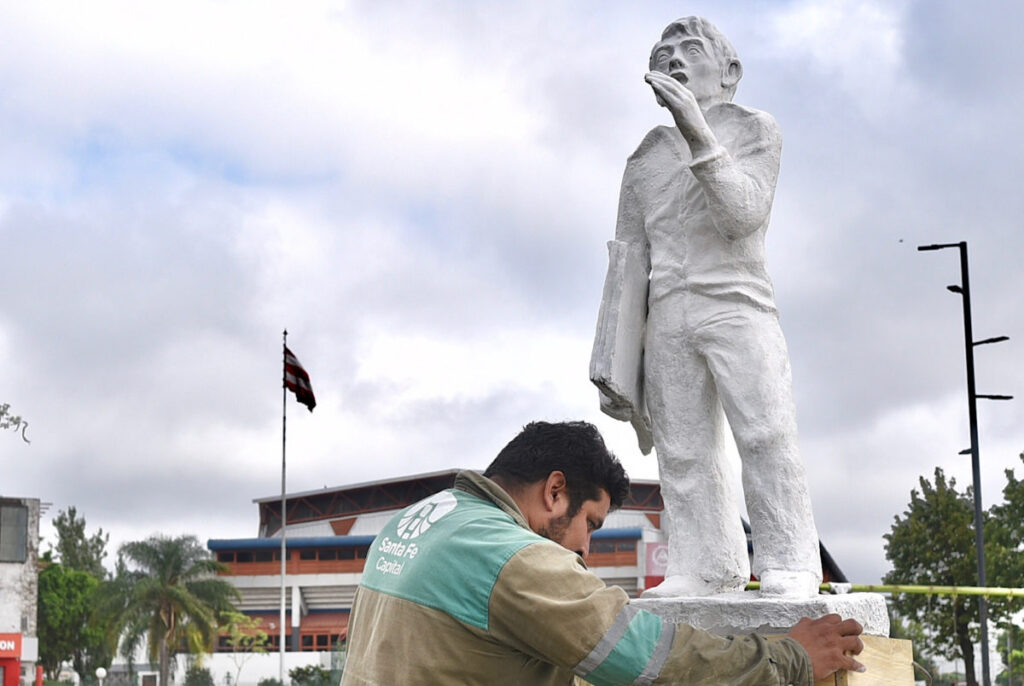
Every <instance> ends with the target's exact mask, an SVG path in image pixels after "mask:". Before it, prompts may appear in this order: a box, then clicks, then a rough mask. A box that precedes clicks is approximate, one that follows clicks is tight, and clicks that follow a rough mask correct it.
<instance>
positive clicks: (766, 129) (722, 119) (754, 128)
mask: <svg viewBox="0 0 1024 686" xmlns="http://www.w3.org/2000/svg"><path fill="white" fill-rule="evenodd" d="M705 116H706V117H707V119H708V124H710V125H711V128H712V129H714V130H715V132H716V133H720V132H729V133H731V134H733V136H734V137H738V138H745V137H749V136H753V137H756V138H759V139H763V140H765V141H766V142H768V141H777V142H780V143H781V141H782V132H781V131H780V130H779V124H778V122H776V121H775V117H773V116H772V115H771V114H769V113H768V112H765V111H764V110H757V109H754V108H753V107H746V106H744V105H737V104H736V103H733V102H723V103H720V104H718V105H715V106H714V107H712V108H711V109H709V110H708V111H707V113H706V115H705Z"/></svg>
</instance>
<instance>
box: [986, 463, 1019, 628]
mask: <svg viewBox="0 0 1024 686" xmlns="http://www.w3.org/2000/svg"><path fill="white" fill-rule="evenodd" d="M1020 460H1021V462H1024V453H1021V454H1020ZM1005 474H1006V486H1004V487H1003V502H1001V503H999V504H997V505H993V506H992V507H991V508H989V512H990V513H991V517H990V518H989V521H988V523H987V524H986V525H985V555H986V560H985V563H986V564H985V572H986V575H987V577H988V583H989V585H993V586H1006V587H1011V588H1019V587H1021V586H1024V555H1022V554H1021V551H1022V550H1024V480H1020V479H1017V477H1016V475H1015V474H1014V471H1013V470H1012V469H1007V470H1006V472H1005ZM990 549H991V552H990ZM989 555H991V557H989ZM1003 602H1004V603H1005V602H1006V601H1003ZM1009 609H1010V610H1013V609H1016V610H1019V609H1020V601H1017V604H1016V606H1015V607H1012V608H1009Z"/></svg>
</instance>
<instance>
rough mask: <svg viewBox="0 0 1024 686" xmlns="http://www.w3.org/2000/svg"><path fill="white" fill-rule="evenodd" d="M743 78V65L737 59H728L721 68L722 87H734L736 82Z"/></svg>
mask: <svg viewBox="0 0 1024 686" xmlns="http://www.w3.org/2000/svg"><path fill="white" fill-rule="evenodd" d="M741 78H743V65H742V64H740V61H739V60H729V64H727V65H725V69H723V70H722V88H725V89H727V90H728V89H729V88H735V87H736V84H737V83H739V82H740V79H741Z"/></svg>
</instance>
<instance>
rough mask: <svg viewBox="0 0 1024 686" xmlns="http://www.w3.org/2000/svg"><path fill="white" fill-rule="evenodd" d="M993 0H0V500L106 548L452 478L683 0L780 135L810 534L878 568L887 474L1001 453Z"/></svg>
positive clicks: (596, 277) (509, 374) (778, 280)
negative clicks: (327, 494) (972, 426)
mask: <svg viewBox="0 0 1024 686" xmlns="http://www.w3.org/2000/svg"><path fill="white" fill-rule="evenodd" d="M1022 7H1024V6H1020V5H1019V4H1017V3H1006V2H989V3H972V4H970V6H968V4H966V3H961V2H957V1H956V0H942V1H925V0H916V1H915V0H897V1H893V0H864V1H860V2H858V1H856V0H820V1H811V0H792V1H782V0H780V1H778V2H772V1H768V0H761V1H756V2H743V3H740V2H734V3H728V2H711V1H703V0H701V1H695V2H691V3H689V4H680V3H675V2H672V3H669V2H645V3H632V2H584V1H582V0H580V1H578V2H558V3H556V2H547V1H537V2H516V3H504V2H473V3H469V2H444V1H438V2H386V3H383V2H379V1H374V2H360V1H352V2H309V3H272V2H265V3H254V2H235V1H233V0H224V1H219V2H190V1H187V0H186V1H182V2H176V3H163V4H157V3H143V4H139V3H134V2H128V1H127V0H125V1H123V2H92V3H78V2H66V3H60V2H53V3H20V2H2V3H0V245H2V252H0V294H2V298H0V401H2V402H9V403H11V405H12V408H11V409H12V410H13V411H14V412H15V413H17V414H20V415H22V416H24V417H25V418H26V419H28V420H29V422H30V426H29V429H28V437H29V438H30V439H31V440H32V443H31V445H25V444H24V443H22V442H21V441H20V439H18V437H17V436H16V435H15V434H14V433H12V432H8V433H7V434H5V435H0V493H3V494H4V495H19V496H33V497H38V498H41V499H42V500H44V501H46V502H50V503H52V504H53V505H52V507H51V509H50V511H49V514H48V516H47V517H46V518H45V520H44V522H43V533H44V534H45V535H47V537H48V540H50V541H52V540H53V535H52V527H51V526H50V519H51V518H52V516H53V515H55V514H56V513H57V512H58V511H60V510H62V509H64V508H67V507H68V506H70V505H74V506H77V508H78V510H79V511H80V512H81V513H83V514H84V515H85V517H86V519H87V522H88V524H89V526H90V529H93V528H95V527H97V526H102V528H103V529H104V530H105V531H108V532H109V533H110V534H111V544H112V545H111V548H114V547H115V546H116V545H117V544H119V543H121V542H124V541H127V540H133V539H138V538H142V537H145V536H147V535H149V534H152V533H156V532H164V533H174V534H177V533H193V534H195V535H197V536H199V537H200V538H201V539H203V540H205V539H207V538H230V537H241V536H252V535H255V534H256V529H257V508H256V506H255V505H254V504H253V503H252V500H253V499H254V498H258V497H264V496H272V495H274V494H275V493H277V492H279V489H280V465H281V390H280V379H281V332H282V330H283V329H285V328H287V329H288V332H289V339H288V340H289V344H290V347H291V348H292V349H293V350H294V351H295V353H296V354H297V355H298V356H299V358H300V359H301V361H302V362H303V364H304V365H305V367H306V368H307V369H308V371H309V372H310V374H311V376H312V380H313V385H314V389H315V391H316V394H317V399H318V402H319V404H318V406H317V408H316V411H315V412H314V413H313V414H309V413H308V412H307V411H306V410H305V408H303V407H302V406H299V405H296V404H295V403H294V401H293V400H292V399H291V396H289V401H288V402H289V407H288V413H289V416H288V437H289V440H288V465H289V471H288V486H289V490H290V491H300V490H310V489H317V488H321V487H324V486H336V485H342V484H348V483H354V482H361V481H367V480H374V479H382V478H389V477H396V476H402V475H408V474H412V473H420V472H428V471H434V470H439V469H447V468H452V467H477V468H480V467H483V466H485V465H486V464H487V463H488V462H489V460H490V458H491V457H492V456H493V455H494V453H495V452H496V451H497V450H498V449H499V448H500V447H501V446H502V445H503V444H504V443H505V442H506V441H507V440H508V439H509V438H510V437H511V436H512V435H513V434H514V433H515V432H516V431H517V430H518V428H519V427H520V426H521V425H522V424H524V423H525V422H527V421H529V420H531V419H535V418H544V419H550V420H561V419H567V418H583V419H588V420H590V421H593V422H595V423H597V424H598V425H599V426H600V428H601V429H602V431H603V432H604V433H605V435H606V437H607V439H608V441H609V443H610V444H611V445H612V447H613V449H614V450H615V451H616V453H617V454H618V455H619V456H620V457H621V459H622V460H623V462H624V463H625V464H626V466H627V469H628V471H629V473H630V475H631V476H633V477H634V478H642V479H650V478H656V476H657V467H656V464H655V461H654V459H653V457H643V456H641V455H640V453H639V451H638V450H637V448H636V446H635V441H634V440H633V437H632V435H631V433H630V431H629V430H628V427H626V426H624V425H622V424H620V423H617V422H615V421H613V420H611V419H609V418H606V417H604V416H603V415H601V414H600V412H599V411H598V407H597V396H596V391H595V389H594V388H593V387H592V386H591V384H590V382H589V380H588V378H587V376H588V375H587V368H588V361H589V355H590V346H591V342H592V337H593V332H594V324H595V321H596V315H597V308H598V304H599V301H600V297H601V288H602V283H603V279H604V272H605V268H606V263H607V253H606V248H605V242H606V241H607V240H608V239H609V238H610V237H611V236H612V233H613V231H614V217H615V207H616V203H617V196H618V184H619V181H620V178H621V173H622V168H623V164H624V161H625V159H626V157H627V155H629V153H630V152H632V150H633V149H634V148H635V146H636V144H637V143H638V142H639V140H640V139H641V138H642V136H643V134H644V133H645V132H646V131H647V130H648V129H649V128H650V127H652V126H654V125H657V124H662V123H667V122H668V121H669V118H668V116H667V114H666V112H665V111H664V110H662V109H660V108H659V107H657V105H656V104H655V102H654V99H653V97H652V96H651V93H650V90H649V88H648V87H647V86H646V85H645V84H644V83H643V74H644V72H645V71H646V61H647V55H648V53H649V50H650V47H651V45H652V44H653V42H654V41H655V40H656V38H657V37H658V36H659V34H660V31H661V29H662V27H663V26H664V25H665V24H666V23H667V22H668V21H670V20H672V19H675V18H676V17H678V16H681V15H685V14H703V15H705V16H707V17H709V18H710V19H712V21H714V22H715V23H716V24H717V25H718V26H719V27H720V28H721V29H722V30H723V31H724V32H725V33H726V35H728V36H729V37H730V39H731V40H732V42H733V44H734V45H735V46H736V48H737V50H738V52H739V54H740V57H741V59H742V60H743V63H744V67H745V77H744V79H743V81H742V83H741V84H740V88H739V91H738V93H737V97H736V101H737V102H739V103H742V104H745V105H749V106H752V107H756V108H759V109H763V110H767V111H769V112H771V113H772V114H773V115H774V116H775V117H776V119H777V120H778V122H779V124H780V126H781V128H782V131H783V135H784V138H785V144H784V149H783V160H782V172H781V177H780V180H779V185H778V190H777V194H776V202H775V208H774V213H773V220H772V225H771V228H770V230H769V233H768V258H769V268H770V271H771V272H772V275H773V278H774V281H775V287H776V294H777V299H778V303H779V307H780V311H781V316H782V324H783V328H784V330H785V332H786V335H787V338H788V341H789V346H790V354H791V357H792V365H793V374H794V385H795V392H796V397H797V407H798V414H799V423H800V430H801V447H802V451H803V455H804V460H805V462H806V465H807V471H808V478H809V481H810V487H811V493H812V497H813V500H814V504H815V512H816V517H817V521H818V526H819V529H820V533H821V536H822V539H823V540H824V541H825V543H826V545H827V546H828V547H829V548H830V549H831V551H832V553H833V554H834V556H835V557H836V559H837V560H838V562H839V564H840V566H841V567H842V568H843V569H844V570H845V571H846V572H847V574H848V576H849V577H850V578H851V580H853V581H855V582H861V583H872V582H878V581H879V579H880V577H881V575H882V574H884V573H885V572H886V571H887V570H888V568H889V566H888V563H887V562H886V561H885V559H884V553H883V540H882V535H883V534H884V533H885V532H886V531H888V529H889V526H890V524H891V522H892V518H893V516H894V515H895V514H897V513H899V512H901V511H902V510H903V509H904V507H905V506H906V504H907V502H908V500H909V493H910V490H911V488H913V487H914V486H915V485H916V481H917V478H918V476H919V475H922V474H927V475H930V474H931V473H932V472H933V470H934V468H935V467H936V466H941V467H943V468H944V469H945V470H946V471H947V472H948V473H949V474H951V475H953V476H955V477H956V478H957V480H958V482H959V483H960V484H961V485H964V486H966V485H967V484H968V483H970V480H971V470H970V460H969V458H965V457H962V456H959V455H958V454H957V453H958V451H960V450H961V449H963V448H965V447H967V446H968V445H969V433H968V420H967V403H966V398H965V373H964V351H963V328H962V326H963V324H962V314H961V303H960V300H959V299H958V298H957V297H955V296H953V295H951V294H950V293H948V292H947V291H946V290H945V286H946V285H947V284H951V283H956V282H958V280H959V262H958V260H957V254H956V251H955V250H947V251H942V252H933V253H920V252H917V251H916V249H915V248H916V246H917V245H919V244H923V243H933V242H955V241H960V240H967V241H968V242H969V245H970V266H971V269H972V271H971V286H972V292H973V310H974V328H975V331H976V338H978V339H980V338H985V337H989V336H995V335H1000V334H1006V335H1009V336H1010V337H1011V341H1010V342H1008V343H1002V344H999V345H992V346H984V347H982V348H978V349H977V356H976V357H977V370H978V371H977V375H978V391H979V392H981V393H1006V394H1013V395H1017V396H1020V399H1019V400H1017V401H1012V402H991V401H981V406H980V409H979V416H980V426H981V456H982V464H983V470H984V481H983V494H984V496H985V505H986V506H988V505H990V504H991V503H993V502H995V501H996V500H998V499H999V498H1000V491H1001V488H1002V485H1003V483H1004V478H1003V470H1004V469H1005V468H1008V467H1014V466H1017V467H1018V474H1019V473H1020V471H1021V469H1020V468H1021V464H1020V460H1019V459H1018V457H1017V456H1018V454H1019V453H1020V452H1021V451H1024V367H1022V365H1021V364H1020V363H1019V361H1020V359H1021V352H1020V351H1021V346H1022V345H1024V314H1022V310H1021V306H1020V300H1021V294H1022V293H1024V273H1022V270H1021V268H1020V265H1021V263H1022V259H1024V258H1022V255H1024V230H1022V221H1024V219H1022V217H1024V193H1022V192H1021V191H1020V188H1019V184H1020V179H1021V178H1024V139H1022V138H1021V136H1020V135H1019V134H1018V132H1019V130H1020V113H1021V111H1022V110H1024V79H1022V77H1021V75H1020V70H1019V65H1020V64H1022V63H1024V54H1022V52H1024V47H1022V43H1021V41H1020V40H1019V36H1018V35H1017V33H1018V31H1017V29H1018V28H1019V27H1020V26H1021V25H1022V22H1024V9H1022Z"/></svg>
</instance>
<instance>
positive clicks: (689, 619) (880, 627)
mask: <svg viewBox="0 0 1024 686" xmlns="http://www.w3.org/2000/svg"><path fill="white" fill-rule="evenodd" d="M632 602H633V603H634V604H635V605H636V606H637V607H640V608H642V609H644V610H647V611H648V612H653V613H654V614H656V615H659V616H661V617H664V618H665V619H668V620H671V621H673V622H679V623H683V624H689V625H691V626H696V627H699V628H701V629H705V630H707V631H710V632H711V633H713V634H719V635H721V636H727V635H734V634H754V633H756V634H785V633H786V632H788V631H789V629H790V627H792V626H793V625H794V624H796V623H797V622H798V621H800V619H801V618H803V617H811V618H817V617H822V616H824V615H827V614H830V613H835V614H838V615H840V616H842V617H843V618H844V619H850V618H852V619H856V620H857V621H858V622H860V623H861V625H862V626H863V627H864V633H865V634H873V635H875V636H888V635H889V613H888V611H887V610H886V606H885V599H884V598H883V597H882V596H881V595H878V594H876V593H850V594H846V595H816V596H813V597H810V598H795V599H794V598H778V597H767V598H762V597H761V593H760V591H739V592H736V593H720V594H718V595H713V596H705V597H693V598H638V599H637V600H634V601H632Z"/></svg>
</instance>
